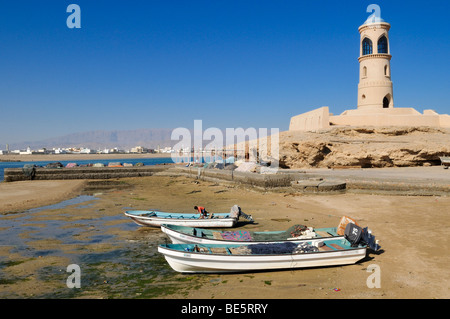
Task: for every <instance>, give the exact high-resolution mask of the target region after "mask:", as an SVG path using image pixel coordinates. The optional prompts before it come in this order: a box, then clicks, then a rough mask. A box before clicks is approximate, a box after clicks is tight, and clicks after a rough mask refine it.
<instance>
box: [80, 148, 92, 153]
mask: <svg viewBox="0 0 450 319" xmlns="http://www.w3.org/2000/svg"><path fill="white" fill-rule="evenodd" d="M93 153H96V152H95V151H94V150H91V149H90V148H83V149H81V150H80V154H93Z"/></svg>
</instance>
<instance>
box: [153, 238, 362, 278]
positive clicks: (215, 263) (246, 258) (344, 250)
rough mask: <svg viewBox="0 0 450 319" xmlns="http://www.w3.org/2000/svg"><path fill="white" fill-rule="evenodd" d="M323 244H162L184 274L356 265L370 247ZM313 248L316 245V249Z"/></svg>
mask: <svg viewBox="0 0 450 319" xmlns="http://www.w3.org/2000/svg"><path fill="white" fill-rule="evenodd" d="M322 244H323V245H322V246H321V247H316V246H314V245H313V244H312V243H311V242H302V243H300V244H297V243H294V242H282V243H264V244H254V245H210V244H204V245H200V244H166V245H159V246H158V251H159V252H160V253H161V254H163V255H164V257H165V259H166V261H167V262H168V263H169V265H170V266H171V267H172V268H173V269H174V270H175V271H178V272H182V273H228V272H250V271H261V270H282V269H296V268H307V267H323V266H337V265H348V264H354V263H356V262H358V261H359V260H361V259H363V258H364V257H365V256H366V251H367V247H366V246H357V247H352V246H351V245H350V243H349V242H348V241H347V240H346V239H344V238H341V239H326V240H324V241H323V242H322ZM311 247H314V248H316V250H315V249H313V248H311Z"/></svg>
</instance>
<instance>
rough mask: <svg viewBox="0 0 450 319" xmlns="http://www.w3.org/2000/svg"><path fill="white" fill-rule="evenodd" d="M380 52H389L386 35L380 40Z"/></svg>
mask: <svg viewBox="0 0 450 319" xmlns="http://www.w3.org/2000/svg"><path fill="white" fill-rule="evenodd" d="M378 53H386V54H387V53H388V41H387V38H386V36H384V35H383V36H382V37H381V38H380V39H379V40H378Z"/></svg>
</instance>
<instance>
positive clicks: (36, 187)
mask: <svg viewBox="0 0 450 319" xmlns="http://www.w3.org/2000/svg"><path fill="white" fill-rule="evenodd" d="M85 183H86V182H85V181H83V180H71V181H62V180H55V181H24V182H14V183H0V213H4V212H11V211H23V210H26V209H30V208H34V207H40V206H45V205H51V204H55V203H58V202H60V201H63V200H65V199H67V198H70V197H72V196H74V194H77V193H78V192H80V191H81V190H82V189H83V187H84V185H85Z"/></svg>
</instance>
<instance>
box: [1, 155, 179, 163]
mask: <svg viewBox="0 0 450 319" xmlns="http://www.w3.org/2000/svg"><path fill="white" fill-rule="evenodd" d="M170 156H171V154H168V153H158V154H52V155H39V154H36V155H11V154H9V155H0V161H10V162H14V161H21V162H44V161H49V162H56V161H75V160H76V161H83V160H108V159H127V158H156V157H170Z"/></svg>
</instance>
